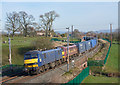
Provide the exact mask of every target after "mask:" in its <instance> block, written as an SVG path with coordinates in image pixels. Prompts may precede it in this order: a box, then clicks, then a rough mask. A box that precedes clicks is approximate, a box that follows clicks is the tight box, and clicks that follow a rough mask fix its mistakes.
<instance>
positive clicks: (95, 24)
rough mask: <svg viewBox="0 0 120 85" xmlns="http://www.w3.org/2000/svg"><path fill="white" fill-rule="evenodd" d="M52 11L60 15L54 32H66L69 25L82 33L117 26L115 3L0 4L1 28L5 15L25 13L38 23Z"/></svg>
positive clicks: (116, 5) (55, 23)
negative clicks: (14, 12)
mask: <svg viewBox="0 0 120 85" xmlns="http://www.w3.org/2000/svg"><path fill="white" fill-rule="evenodd" d="M52 10H54V11H56V13H58V14H59V15H60V17H59V18H56V20H55V22H54V25H53V29H55V31H67V30H66V29H65V28H66V27H71V25H73V26H74V28H77V29H79V31H84V32H85V31H98V30H108V29H109V24H110V23H112V24H113V29H116V28H117V26H118V3H117V2H2V22H3V23H2V24H3V25H2V28H3V29H4V23H5V20H6V13H10V12H13V11H16V12H19V11H25V12H27V13H28V14H32V15H33V16H34V17H35V19H36V22H38V20H39V15H41V14H44V13H46V12H49V11H52Z"/></svg>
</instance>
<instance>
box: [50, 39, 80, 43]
mask: <svg viewBox="0 0 120 85" xmlns="http://www.w3.org/2000/svg"><path fill="white" fill-rule="evenodd" d="M51 41H62V42H67V40H60V39H57V38H52V39H51ZM79 42H81V39H80V40H78V41H70V43H79Z"/></svg>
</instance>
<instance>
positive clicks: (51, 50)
mask: <svg viewBox="0 0 120 85" xmlns="http://www.w3.org/2000/svg"><path fill="white" fill-rule="evenodd" d="M60 49H61V48H57V49H51V50H46V51H42V53H48V52H52V51H57V50H60Z"/></svg>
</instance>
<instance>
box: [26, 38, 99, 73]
mask: <svg viewBox="0 0 120 85" xmlns="http://www.w3.org/2000/svg"><path fill="white" fill-rule="evenodd" d="M96 45H97V38H92V39H90V40H88V41H83V42H79V43H77V44H73V45H71V46H69V59H70V60H72V59H74V57H75V56H79V55H80V54H82V53H84V52H86V51H89V50H90V49H92V48H94V47H95V46H96ZM67 59H68V56H67V46H59V47H57V48H56V49H50V50H46V51H38V50H34V51H29V52H26V53H25V55H24V67H25V69H24V71H25V72H27V73H29V74H32V73H37V74H39V73H41V72H44V71H46V70H48V69H50V68H55V67H56V66H58V65H60V64H62V63H64V62H67Z"/></svg>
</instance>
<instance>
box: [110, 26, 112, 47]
mask: <svg viewBox="0 0 120 85" xmlns="http://www.w3.org/2000/svg"><path fill="white" fill-rule="evenodd" d="M110 38H111V45H112V24H110Z"/></svg>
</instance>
